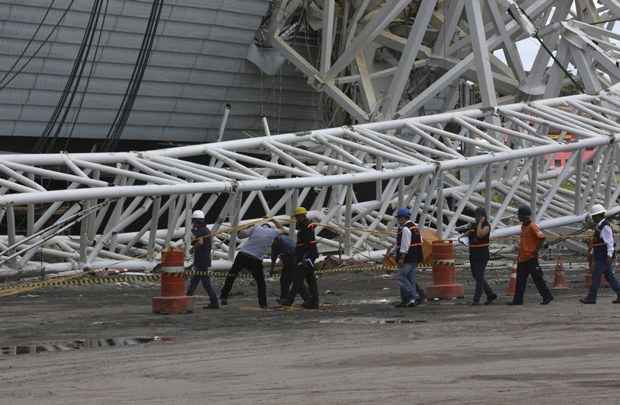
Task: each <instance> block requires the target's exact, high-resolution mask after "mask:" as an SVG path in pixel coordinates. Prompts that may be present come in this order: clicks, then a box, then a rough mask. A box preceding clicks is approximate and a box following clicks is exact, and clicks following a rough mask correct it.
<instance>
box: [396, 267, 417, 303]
mask: <svg viewBox="0 0 620 405" xmlns="http://www.w3.org/2000/svg"><path fill="white" fill-rule="evenodd" d="M415 271H416V263H415V262H411V263H403V265H402V266H400V269H399V270H398V284H399V286H400V299H401V300H402V302H410V301H412V300H417V299H418V292H417V290H416V284H415Z"/></svg>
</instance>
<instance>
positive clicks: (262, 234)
mask: <svg viewBox="0 0 620 405" xmlns="http://www.w3.org/2000/svg"><path fill="white" fill-rule="evenodd" d="M271 222H272V223H273V224H274V225H275V226H276V227H277V228H282V227H281V226H280V224H278V223H277V222H276V221H275V220H274V219H272V220H271ZM279 234H280V231H278V230H277V229H275V228H274V227H272V226H271V224H269V223H264V224H260V225H256V226H254V227H252V228H251V229H250V230H249V231H241V232H239V238H241V239H244V238H247V241H245V243H244V244H243V245H241V247H240V248H239V253H237V256H236V257H235V261H234V262H233V265H232V268H231V269H230V270H229V271H228V274H227V275H226V280H225V282H224V287H222V291H221V292H220V302H221V303H222V305H226V304H228V295H229V294H230V290H232V287H233V284H234V282H235V280H236V279H237V276H238V275H239V273H240V272H241V270H243V269H246V270H248V271H249V272H250V274H251V275H252V277H253V278H254V280H255V281H256V293H257V295H258V304H259V306H260V307H261V308H263V309H266V308H267V286H266V283H265V274H264V273H263V256H265V255H266V254H267V252H268V250H269V248H270V247H271V244H272V243H273V240H274V239H275V238H276V236H278V235H279Z"/></svg>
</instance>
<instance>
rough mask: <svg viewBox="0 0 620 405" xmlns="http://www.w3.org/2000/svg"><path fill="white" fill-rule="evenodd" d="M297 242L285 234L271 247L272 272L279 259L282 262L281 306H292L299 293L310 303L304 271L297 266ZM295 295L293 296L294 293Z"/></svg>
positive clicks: (278, 237)
mask: <svg viewBox="0 0 620 405" xmlns="http://www.w3.org/2000/svg"><path fill="white" fill-rule="evenodd" d="M295 251H296V249H295V242H294V241H293V240H292V239H291V238H289V237H288V236H287V235H285V234H284V233H281V234H280V235H278V236H277V237H276V238H275V239H274V240H273V244H272V245H271V272H272V273H273V270H274V268H275V266H276V263H277V262H278V259H280V261H281V262H282V272H281V274H280V299H278V302H279V303H280V304H281V305H285V306H290V305H292V304H293V302H294V301H295V296H296V295H297V291H299V294H300V295H301V297H302V298H303V300H304V301H309V297H308V291H307V290H306V287H305V286H304V274H303V270H302V269H300V268H299V267H298V266H297V260H296V259H297V256H296V252H295ZM291 286H293V289H291ZM293 292H294V293H295V295H292V293H293Z"/></svg>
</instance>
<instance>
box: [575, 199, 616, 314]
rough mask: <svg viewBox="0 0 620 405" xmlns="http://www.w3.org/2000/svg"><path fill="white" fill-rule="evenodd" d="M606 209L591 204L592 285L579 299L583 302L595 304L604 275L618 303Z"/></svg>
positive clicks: (611, 231)
mask: <svg viewBox="0 0 620 405" xmlns="http://www.w3.org/2000/svg"><path fill="white" fill-rule="evenodd" d="M606 215H607V210H606V209H605V207H603V206H602V205H601V204H595V205H593V206H592V211H591V213H590V216H591V217H592V221H593V222H594V223H595V224H596V225H595V227H594V235H593V236H592V244H591V246H592V257H593V259H594V271H593V272H592V286H591V287H590V291H589V292H588V295H587V296H586V297H585V298H582V299H580V300H579V301H581V302H582V303H584V304H596V295H597V293H598V289H599V287H600V285H601V277H602V276H603V275H604V276H605V278H606V279H607V282H608V283H609V287H610V288H611V289H613V290H614V292H615V293H616V294H617V296H618V297H617V298H616V300H615V301H613V303H614V304H620V285H619V284H618V280H616V277H615V276H614V270H613V261H614V257H615V255H616V252H615V250H616V243H615V241H614V234H613V230H612V229H611V225H610V223H609V221H608V220H607V218H606V217H605V216H606Z"/></svg>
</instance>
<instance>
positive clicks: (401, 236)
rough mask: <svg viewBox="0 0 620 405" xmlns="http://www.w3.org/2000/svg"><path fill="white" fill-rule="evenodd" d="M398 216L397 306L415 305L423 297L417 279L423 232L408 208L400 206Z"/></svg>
mask: <svg viewBox="0 0 620 405" xmlns="http://www.w3.org/2000/svg"><path fill="white" fill-rule="evenodd" d="M396 218H397V220H398V225H399V226H398V234H397V236H396V245H395V246H394V248H395V250H396V261H397V262H398V268H399V270H398V280H399V281H398V283H399V286H400V303H397V304H396V307H415V306H416V305H417V304H419V303H420V301H419V299H420V298H421V297H420V295H419V294H418V291H419V290H420V288H419V286H418V285H417V283H416V280H415V279H416V267H417V264H418V263H419V262H421V261H422V234H421V233H420V230H419V229H418V227H417V226H416V224H414V223H413V221H411V220H410V218H411V212H410V211H409V209H408V208H399V209H398V211H397V214H396ZM388 253H389V252H388Z"/></svg>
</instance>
